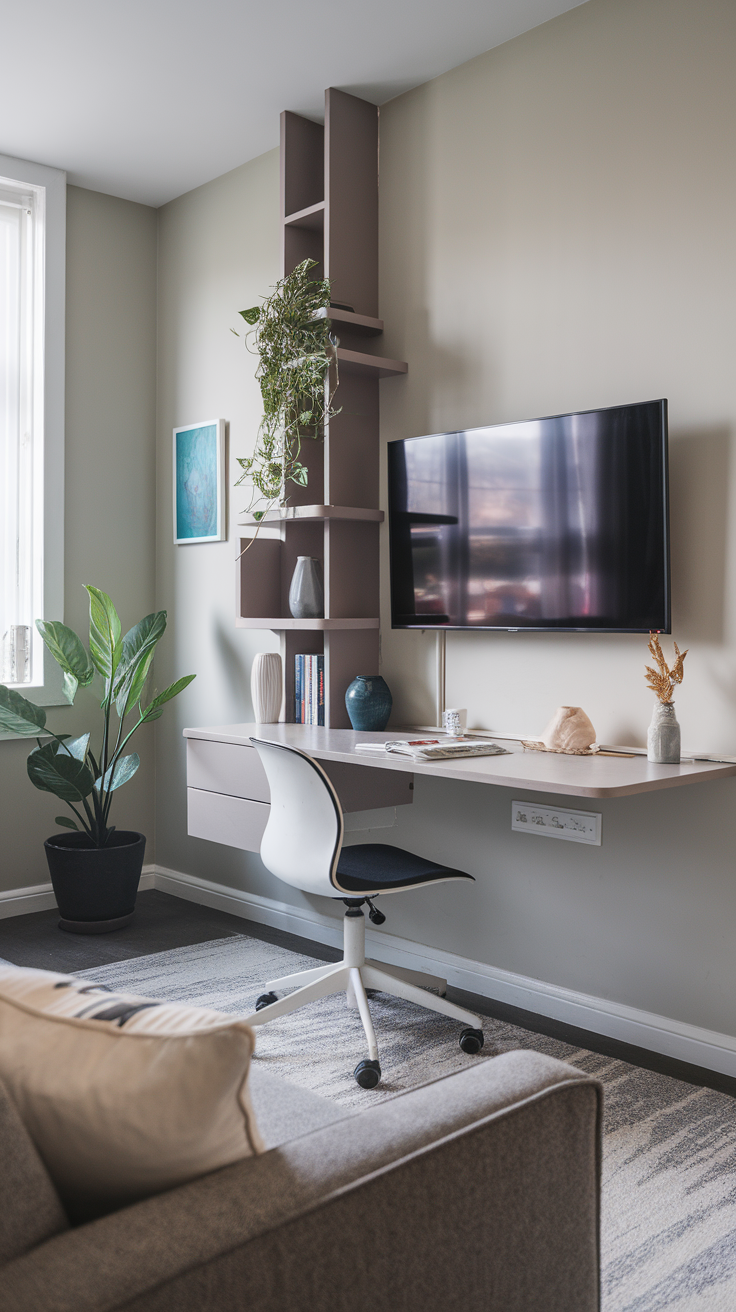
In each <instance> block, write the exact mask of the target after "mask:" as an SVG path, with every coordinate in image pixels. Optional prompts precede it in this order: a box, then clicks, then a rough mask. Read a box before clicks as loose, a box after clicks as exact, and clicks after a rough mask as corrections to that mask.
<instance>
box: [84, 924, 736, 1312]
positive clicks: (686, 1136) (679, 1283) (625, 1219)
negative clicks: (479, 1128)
mask: <svg viewBox="0 0 736 1312" xmlns="http://www.w3.org/2000/svg"><path fill="white" fill-rule="evenodd" d="M314 964H316V963H315V960H314V959H313V958H311V957H302V956H299V955H298V954H296V953H293V952H289V951H288V950H287V949H285V948H281V947H274V946H272V945H271V944H268V943H264V942H262V941H261V940H259V939H253V938H250V937H248V936H247V935H234V936H231V937H228V938H224V939H219V940H216V941H214V942H209V943H202V944H197V945H196V946H194V947H185V948H176V949H174V950H173V951H170V952H159V953H155V954H153V955H151V956H146V957H137V958H135V959H133V960H130V961H121V962H116V963H115V964H114V965H108V966H103V967H101V968H95V969H94V970H87V971H82V972H80V974H82V975H84V976H86V977H87V978H89V979H94V980H98V981H99V982H100V983H101V984H107V985H109V986H110V987H111V988H117V989H123V990H125V991H127V992H133V993H141V994H144V995H145V996H147V997H151V998H170V999H172V1000H174V999H179V1000H181V1001H187V1002H191V1003H198V1004H201V1005H206V1006H209V1007H217V1008H219V1009H220V1010H222V1011H226V1012H232V1013H241V1014H242V1013H246V1014H247V1013H248V1012H250V1011H251V1010H252V1009H253V1006H254V1003H255V999H256V997H257V996H258V994H259V993H260V992H262V985H263V982H264V981H265V980H267V979H269V978H274V977H275V976H278V975H286V974H288V973H289V972H291V971H295V970H301V969H303V970H306V969H308V968H309V967H310V966H313V965H314ZM371 1012H372V1014H373V1019H374V1024H375V1027H376V1033H377V1036H378V1044H379V1051H380V1057H381V1067H382V1070H383V1079H382V1082H381V1084H380V1085H379V1087H378V1088H377V1089H375V1090H370V1091H368V1090H363V1089H360V1088H358V1086H357V1085H356V1084H355V1081H354V1080H353V1078H352V1070H353V1068H354V1066H355V1065H356V1063H357V1062H358V1061H360V1059H361V1058H362V1057H365V1056H367V1053H366V1050H365V1039H364V1036H363V1031H362V1027H361V1024H360V1019H359V1017H358V1015H357V1013H356V1012H355V1011H352V1010H349V1009H348V1008H347V1007H346V1005H345V999H344V996H338V997H334V998H326V999H323V1000H322V1001H320V1002H316V1003H313V1004H311V1005H310V1006H308V1007H305V1008H304V1009H302V1010H300V1011H298V1012H295V1013H293V1014H291V1015H289V1016H284V1017H282V1018H281V1019H280V1020H276V1021H272V1022H271V1023H270V1024H269V1025H267V1026H264V1028H263V1029H259V1030H258V1044H257V1051H256V1057H255V1060H256V1061H258V1063H259V1064H260V1063H263V1065H264V1067H266V1068H267V1069H268V1070H271V1071H273V1072H274V1073H275V1074H278V1075H281V1076H283V1078H284V1079H287V1080H289V1081H291V1082H292V1083H294V1084H301V1085H306V1086H307V1087H308V1088H310V1089H313V1090H314V1092H315V1093H319V1094H321V1095H322V1096H323V1097H326V1098H331V1099H333V1100H334V1101H336V1102H339V1103H341V1104H343V1105H345V1106H350V1107H355V1108H357V1107H360V1106H364V1105H365V1104H366V1102H368V1101H375V1100H376V1099H380V1098H383V1097H386V1096H388V1095H391V1094H395V1093H398V1092H400V1091H401V1090H402V1089H409V1088H412V1087H413V1086H415V1085H417V1084H421V1083H423V1082H424V1081H425V1080H429V1079H434V1078H436V1077H437V1076H438V1075H442V1074H445V1073H449V1072H450V1071H455V1070H460V1069H462V1068H463V1067H464V1066H466V1065H467V1064H468V1063H471V1062H473V1061H479V1060H483V1059H487V1058H489V1057H493V1056H494V1055H496V1054H498V1053H500V1052H506V1051H508V1050H509V1049H512V1048H533V1049H535V1050H536V1051H538V1052H545V1053H549V1054H550V1055H551V1056H554V1057H559V1058H560V1059H561V1060H562V1061H567V1062H570V1063H571V1064H572V1065H573V1066H577V1067H578V1068H579V1069H580V1070H584V1071H586V1072H588V1073H590V1074H591V1075H595V1076H597V1077H598V1078H599V1079H600V1080H602V1081H603V1083H604V1085H605V1089H606V1114H605V1139H604V1183H603V1225H602V1245H603V1312H657V1310H658V1309H661V1308H672V1309H674V1310H675V1312H736V1100H734V1099H732V1098H730V1097H728V1095H726V1094H722V1093H714V1092H712V1091H711V1090H708V1089H700V1088H695V1087H693V1086H692V1085H689V1084H684V1083H682V1082H681V1081H679V1080H674V1079H671V1078H669V1077H668V1076H665V1075H657V1074H654V1073H653V1072H651V1071H645V1070H641V1069H640V1068H639V1067H636V1066H630V1065H628V1064H627V1063H626V1062H622V1061H616V1060H614V1059H612V1058H608V1057H602V1056H599V1055H598V1054H596V1053H593V1052H588V1051H586V1050H585V1049H583V1048H575V1047H570V1046H569V1045H567V1044H564V1043H560V1042H559V1041H557V1040H555V1039H550V1038H546V1037H544V1036H543V1035H539V1034H532V1033H530V1032H529V1031H527V1030H523V1029H520V1028H518V1027H517V1026H514V1025H506V1024H504V1023H502V1022H499V1021H495V1020H489V1019H486V1020H485V1022H484V1031H485V1035H486V1042H485V1047H484V1048H483V1052H482V1055H481V1057H480V1058H479V1057H475V1058H473V1057H466V1056H465V1055H464V1053H462V1052H461V1050H460V1048H459V1046H458V1042H457V1040H458V1032H459V1028H460V1027H459V1026H458V1024H457V1022H455V1021H451V1020H447V1019H445V1018H443V1017H441V1016H438V1015H433V1014H432V1013H431V1012H428V1011H424V1009H423V1008H421V1007H417V1006H415V1005H414V1004H412V1003H407V1002H402V1001H400V1000H399V999H392V998H389V997H387V996H386V995H385V994H375V995H374V996H373V998H372V999H371Z"/></svg>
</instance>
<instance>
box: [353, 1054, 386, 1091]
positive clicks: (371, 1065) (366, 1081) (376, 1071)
mask: <svg viewBox="0 0 736 1312" xmlns="http://www.w3.org/2000/svg"><path fill="white" fill-rule="evenodd" d="M353 1075H354V1076H355V1078H356V1080H357V1081H358V1084H359V1085H360V1087H361V1089H375V1087H376V1085H377V1084H378V1081H379V1080H380V1078H381V1067H380V1066H379V1064H378V1062H377V1061H368V1060H367V1059H366V1061H359V1062H358V1065H357V1066H356V1067H355V1070H354V1071H353Z"/></svg>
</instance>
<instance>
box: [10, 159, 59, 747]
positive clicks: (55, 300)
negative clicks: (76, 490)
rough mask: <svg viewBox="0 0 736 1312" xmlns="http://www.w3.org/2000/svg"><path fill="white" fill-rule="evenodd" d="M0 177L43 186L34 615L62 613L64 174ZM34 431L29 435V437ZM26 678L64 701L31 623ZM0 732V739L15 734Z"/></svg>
mask: <svg viewBox="0 0 736 1312" xmlns="http://www.w3.org/2000/svg"><path fill="white" fill-rule="evenodd" d="M0 178H6V179H10V180H11V181H13V182H20V183H28V184H29V185H30V186H32V187H43V188H44V189H45V191H44V211H45V219H44V241H45V253H44V287H43V305H44V331H43V356H44V366H43V430H42V435H41V440H42V443H43V457H42V461H41V462H40V466H41V469H40V471H39V475H38V476H39V477H40V479H41V481H42V489H41V495H40V502H41V505H42V507H43V513H42V522H43V552H42V556H43V564H42V571H43V578H42V583H41V587H40V593H41V596H42V610H41V614H40V615H38V616H34V620H35V619H36V618H38V619H57V620H60V619H63V618H64V371H65V335H66V173H64V172H63V171H62V170H61V169H53V168H49V167H48V166H47V165H45V164H34V163H32V162H30V161H29V160H21V159H14V158H13V157H12V156H9V155H0ZM36 436H37V435H36V434H34V438H35V437H36ZM32 643H33V646H32V667H31V669H32V673H31V680H30V682H25V683H17V684H10V685H8V686H10V687H13V688H14V689H15V690H16V691H17V692H19V693H20V694H21V695H22V696H25V695H28V697H29V699H30V700H31V701H34V702H36V703H38V704H40V705H42V706H59V705H63V704H64V697H63V695H62V684H61V679H62V676H61V671H60V670H59V668H58V666H57V664H56V662H55V661H54V660H53V658H52V657H51V656H50V655H49V653H48V652H47V651H46V648H45V647H44V644H43V642H42V641H41V638H40V636H39V635H38V633H37V631H36V629H35V625H34V628H33V637H32ZM14 736H15V735H12V734H0V737H1V738H5V737H14Z"/></svg>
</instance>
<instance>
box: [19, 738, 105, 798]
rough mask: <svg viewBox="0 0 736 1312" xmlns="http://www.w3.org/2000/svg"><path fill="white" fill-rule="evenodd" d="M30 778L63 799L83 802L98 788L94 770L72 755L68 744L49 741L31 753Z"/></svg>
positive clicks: (29, 763)
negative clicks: (68, 749) (66, 745)
mask: <svg viewBox="0 0 736 1312" xmlns="http://www.w3.org/2000/svg"><path fill="white" fill-rule="evenodd" d="M27 769H28V777H29V779H30V781H31V783H32V784H34V785H35V787H36V788H40V789H41V790H42V792H45V793H53V794H54V796H55V797H60V798H61V800H62V802H81V800H82V798H83V797H88V796H89V794H90V793H91V792H92V789H93V788H94V785H95V781H94V779H93V777H92V771H91V770H90V769H89V767H88V766H87V765H85V763H84V761H78V760H77V758H76V757H75V756H70V755H69V752H68V751H67V750H66V749H65V747H64V744H62V745H61V746H59V744H58V743H56V742H52V743H45V744H44V746H43V747H37V748H36V749H35V751H33V752H31V754H30V756H29V757H28V761H27Z"/></svg>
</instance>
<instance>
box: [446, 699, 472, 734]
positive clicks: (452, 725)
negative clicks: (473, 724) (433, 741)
mask: <svg viewBox="0 0 736 1312" xmlns="http://www.w3.org/2000/svg"><path fill="white" fill-rule="evenodd" d="M467 723H468V712H467V711H466V710H465V708H462V709H460V708H459V707H457V706H450V707H448V709H447V710H446V711H443V712H442V728H443V729H444V731H445V733H449V734H450V736H451V737H452V738H460V737H461V736H462V734H464V733H465V726H466V725H467Z"/></svg>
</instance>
